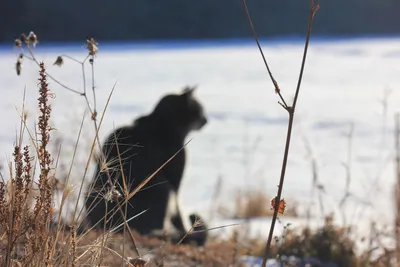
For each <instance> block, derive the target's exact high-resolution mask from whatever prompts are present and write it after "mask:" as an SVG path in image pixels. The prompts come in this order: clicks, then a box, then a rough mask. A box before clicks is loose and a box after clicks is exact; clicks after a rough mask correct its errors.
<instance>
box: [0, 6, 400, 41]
mask: <svg viewBox="0 0 400 267" xmlns="http://www.w3.org/2000/svg"><path fill="white" fill-rule="evenodd" d="M248 6H249V10H250V12H251V14H252V18H253V22H254V24H255V26H256V29H257V31H258V33H259V35H260V36H264V37H267V36H274V35H299V34H301V35H303V34H304V33H305V31H306V25H307V15H308V6H309V0H285V1H281V0H248ZM30 30H33V31H35V33H36V34H37V35H38V36H39V37H40V39H41V40H42V41H43V40H46V41H77V40H82V39H84V38H87V37H89V36H90V37H94V38H95V39H98V40H102V41H104V40H113V41H118V40H121V41H122V40H146V39H193V38H241V37H250V36H251V31H250V29H249V25H248V22H247V19H246V17H245V13H244V10H243V6H242V2H241V0H202V1H188V0H97V1H88V0H68V1H61V0H34V1H29V0H0V42H12V40H13V39H14V38H15V37H17V36H18V35H19V34H20V33H21V32H26V33H29V31H30ZM313 33H314V34H322V35H339V34H340V35H346V34H391V33H400V1H399V0H380V1H377V0H352V1H348V0H321V9H320V11H319V12H318V14H317V17H316V21H315V26H314V29H313Z"/></svg>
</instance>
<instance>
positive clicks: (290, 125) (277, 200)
mask: <svg viewBox="0 0 400 267" xmlns="http://www.w3.org/2000/svg"><path fill="white" fill-rule="evenodd" d="M242 3H243V6H244V9H245V11H246V15H247V18H248V21H249V24H250V27H251V30H252V32H253V36H254V39H255V41H256V43H257V46H258V49H259V50H260V53H261V56H262V58H263V60H264V63H265V66H266V68H267V71H268V74H269V76H270V78H271V80H272V82H273V84H274V86H275V93H277V94H278V95H279V97H280V98H281V101H282V102H283V103H279V104H280V105H282V107H283V108H285V110H286V111H287V112H288V113H289V122H288V128H287V134H286V144H285V152H284V156H283V161H282V170H281V176H280V180H279V186H278V193H277V196H276V198H275V207H274V215H273V217H272V222H271V227H270V231H269V235H268V240H267V244H266V247H265V255H264V258H263V263H262V266H263V267H265V266H266V264H267V257H268V255H269V250H270V247H271V242H272V236H273V233H274V228H275V223H276V220H277V217H278V207H279V203H280V199H281V195H282V190H283V184H284V180H285V172H286V166H287V160H288V156H289V147H290V140H291V135H292V128H293V120H294V113H295V109H296V104H297V99H298V96H299V92H300V86H301V81H302V78H303V73H304V67H305V62H306V58H307V51H308V44H309V42H310V36H311V28H312V23H313V20H314V16H315V14H316V12H317V11H318V9H319V1H318V3H317V4H316V5H314V1H313V0H310V14H309V19H308V28H307V35H306V41H305V46H304V52H303V59H302V62H301V67H300V74H299V79H298V82H297V87H296V93H295V97H294V100H293V104H292V106H288V105H287V104H286V102H285V101H284V99H283V97H282V95H281V94H280V89H279V86H278V83H277V82H276V80H275V79H274V78H273V76H272V73H271V71H270V69H269V66H268V64H267V60H266V59H265V56H264V53H263V52H262V48H261V45H260V42H259V41H258V37H257V32H256V31H255V29H254V26H253V22H252V20H251V17H250V14H249V11H248V8H247V5H246V0H242Z"/></svg>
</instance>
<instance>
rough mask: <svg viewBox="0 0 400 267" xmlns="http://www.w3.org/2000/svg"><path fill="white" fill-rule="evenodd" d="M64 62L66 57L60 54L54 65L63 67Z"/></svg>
mask: <svg viewBox="0 0 400 267" xmlns="http://www.w3.org/2000/svg"><path fill="white" fill-rule="evenodd" d="M62 64H64V59H63V58H62V56H58V57H57V59H56V61H55V62H54V63H53V65H57V66H59V67H61V65H62Z"/></svg>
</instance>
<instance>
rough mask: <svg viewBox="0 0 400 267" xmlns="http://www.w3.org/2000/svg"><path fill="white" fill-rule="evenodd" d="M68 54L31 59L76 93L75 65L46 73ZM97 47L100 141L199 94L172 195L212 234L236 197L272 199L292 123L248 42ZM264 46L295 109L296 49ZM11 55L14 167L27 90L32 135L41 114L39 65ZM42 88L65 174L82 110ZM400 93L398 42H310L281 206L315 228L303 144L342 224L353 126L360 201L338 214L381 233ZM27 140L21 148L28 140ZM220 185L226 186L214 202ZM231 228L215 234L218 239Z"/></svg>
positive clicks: (8, 93)
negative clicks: (174, 99) (258, 194)
mask: <svg viewBox="0 0 400 267" xmlns="http://www.w3.org/2000/svg"><path fill="white" fill-rule="evenodd" d="M74 46H75V47H76V48H78V49H75V48H74V49H71V48H70V47H52V48H51V49H48V50H46V49H39V50H38V51H37V52H35V55H36V57H37V58H38V60H44V62H45V64H46V66H47V70H48V72H49V73H50V74H51V75H53V76H54V78H56V79H57V80H59V81H61V82H62V83H65V84H66V85H68V86H69V87H71V88H74V89H76V90H79V91H82V90H83V87H82V73H81V68H80V65H79V64H77V63H75V62H73V61H71V60H68V59H65V63H64V65H63V66H62V67H58V66H54V65H53V62H54V61H55V59H56V57H57V56H58V55H61V54H68V55H69V56H72V57H74V58H77V59H80V60H81V59H83V58H85V56H86V51H85V49H84V48H80V44H76V45H74ZM39 48H40V44H39ZM99 48H100V50H99V53H98V55H97V57H96V60H95V87H96V89H95V90H96V98H97V100H96V103H97V110H98V112H99V116H98V118H100V115H101V112H102V111H103V109H104V107H105V104H106V101H107V98H108V96H109V94H110V91H111V89H112V87H113V85H114V83H116V82H117V84H116V86H115V91H114V93H113V95H112V97H111V100H110V104H109V106H108V109H107V112H106V114H105V117H104V121H103V123H102V126H101V130H100V138H101V139H102V140H103V138H104V137H105V135H107V134H109V133H110V131H112V129H113V128H114V127H119V126H122V125H126V124H129V123H131V122H132V120H133V119H134V118H135V117H137V116H138V115H142V114H145V113H148V112H150V111H151V110H152V108H153V107H154V105H155V103H156V102H157V101H158V100H159V99H160V97H162V96H163V95H164V94H166V93H170V92H179V91H180V89H181V88H182V87H184V86H185V85H198V89H197V91H196V96H197V97H198V98H199V99H200V101H201V102H202V103H203V105H204V107H205V110H206V112H207V114H208V117H209V123H208V125H207V126H206V127H205V128H204V129H203V130H202V131H200V132H196V133H192V134H191V136H190V138H192V141H191V142H190V143H189V145H188V147H187V149H188V161H187V169H186V171H185V177H184V181H183V183H182V189H181V192H180V202H181V204H182V206H183V211H184V212H185V214H186V215H188V214H189V213H191V212H197V213H199V214H200V215H202V216H203V217H204V219H205V221H207V222H208V224H209V227H217V226H221V225H223V224H229V223H232V222H237V221H236V220H226V219H222V218H221V217H220V216H212V217H211V214H212V213H211V210H212V207H214V208H215V207H217V206H218V205H220V204H222V205H224V206H226V207H228V208H230V207H233V206H234V203H235V194H236V193H235V192H236V191H235V190H237V189H238V188H242V189H243V188H249V187H250V188H257V189H262V190H264V191H265V192H266V193H267V194H268V195H269V196H271V197H272V196H274V195H275V194H276V190H277V185H278V181H279V177H280V172H281V166H282V157H283V151H284V146H285V138H286V131H287V123H288V115H287V112H286V111H285V110H284V109H283V108H282V107H281V106H280V105H279V104H278V101H279V98H278V95H276V94H275V93H274V87H273V85H272V83H271V81H270V80H269V77H268V74H267V72H266V69H265V66H264V65H263V61H262V59H261V56H260V53H259V51H258V49H257V47H256V45H255V44H254V43H253V42H249V43H243V44H230V43H229V42H226V44H223V45H218V46H217V45H216V46H212V45H210V46H204V47H202V46H194V47H191V46H180V47H175V48H171V47H166V48H162V46H161V47H157V48H151V47H148V48H132V49H130V48H125V49H121V50H119V49H118V45H117V46H115V47H114V48H112V49H107V48H104V49H102V44H101V43H100V47H99ZM263 49H264V53H265V55H266V58H267V60H268V63H269V64H270V67H271V70H272V73H273V75H274V77H275V79H276V80H277V82H278V84H279V86H280V88H281V92H282V95H283V96H284V98H285V100H286V102H288V103H291V102H292V99H293V96H294V92H295V88H296V84H297V79H298V75H299V68H300V63H301V58H302V53H303V42H302V41H295V42H265V43H263ZM18 53H19V51H18V50H15V49H11V48H8V47H7V48H5V47H3V48H2V49H1V50H0V73H1V77H0V90H1V94H2V95H3V97H1V98H0V108H1V112H0V116H1V119H2V121H3V123H2V127H1V128H0V150H1V151H2V153H1V155H0V156H1V157H2V159H3V162H6V160H7V159H10V158H11V154H12V147H13V143H14V141H15V137H16V134H17V132H18V129H20V122H19V112H20V111H21V108H22V98H23V92H24V88H26V101H25V106H26V109H27V110H28V114H29V118H28V119H29V127H30V129H31V130H32V131H33V125H34V122H35V121H34V120H35V119H36V117H35V116H36V114H37V97H38V87H37V83H38V67H37V65H36V64H35V63H33V62H31V61H29V60H28V59H25V60H24V63H23V69H22V74H21V76H17V75H16V73H15V67H14V66H15V62H16V58H17V55H18ZM86 83H87V91H88V98H89V101H90V102H91V104H93V97H92V93H91V69H90V66H89V64H87V65H86ZM49 84H50V88H51V91H52V92H54V93H55V95H56V98H54V99H51V105H52V108H53V113H52V117H51V125H52V126H53V127H54V128H56V131H54V132H53V133H52V134H53V135H52V140H53V142H54V140H55V139H56V138H57V137H60V138H62V140H63V143H62V152H61V157H60V163H63V164H64V165H65V168H64V169H63V170H64V171H68V169H69V165H70V164H71V161H72V151H73V148H74V145H75V142H76V139H77V136H78V130H79V126H80V123H81V120H82V117H83V113H84V110H85V106H86V102H85V99H84V98H83V97H82V96H79V95H77V94H74V93H72V92H70V91H67V90H65V89H63V88H62V87H61V86H59V85H58V84H56V83H55V82H54V81H53V80H51V79H49ZM399 87H400V38H371V39H368V38H365V39H341V40H334V41H329V40H327V41H324V40H322V41H321V40H320V41H315V42H314V41H313V40H311V44H310V47H309V53H308V57H307V62H306V68H305V71H304V77H303V82H302V86H301V90H300V95H299V99H298V105H297V110H296V116H295V122H294V127H293V133H292V139H291V147H290V156H289V160H288V165H287V170H286V178H285V184H284V189H283V197H284V198H285V200H286V201H287V205H288V206H291V205H296V206H299V207H300V208H299V211H300V213H301V214H302V215H304V213H305V210H306V209H307V207H311V209H312V210H313V213H314V218H315V221H314V222H316V223H321V222H322V220H321V212H320V210H321V209H320V207H319V205H318V201H317V200H318V199H317V194H316V193H314V197H311V196H312V193H311V191H312V169H311V161H310V158H309V157H307V151H306V147H305V141H304V140H305V138H306V139H307V140H308V142H309V144H310V146H311V149H312V153H313V156H314V157H315V159H316V163H317V167H318V179H319V180H320V183H321V184H322V185H323V186H324V189H325V193H324V194H323V195H322V201H323V212H324V214H328V213H329V212H335V213H336V214H337V216H336V219H337V220H338V222H342V213H341V212H340V209H339V207H338V203H339V201H340V199H341V198H342V197H343V194H344V188H345V184H346V170H345V168H344V167H343V163H346V162H348V156H349V153H348V146H349V145H348V143H349V139H348V138H347V137H346V134H347V133H348V132H349V129H350V123H354V136H353V139H352V143H351V147H352V149H351V158H350V159H351V182H350V192H351V194H352V195H353V196H355V197H356V198H354V197H353V198H349V199H348V201H347V202H346V204H345V206H344V208H343V209H342V210H344V212H345V218H346V223H353V224H355V225H356V226H357V229H364V230H365V231H367V230H368V227H369V224H370V222H371V221H372V220H375V221H377V222H378V223H379V224H381V225H384V224H388V225H390V224H392V221H393V214H394V212H393V210H394V209H393V207H394V206H393V188H394V182H395V167H394V165H393V156H394V151H395V150H394V134H393V130H394V114H395V113H396V112H398V111H399V109H400V106H399V103H400V92H399ZM387 92H390V94H389V95H388V97H387V101H386V103H387V108H386V111H385V110H384V109H383V105H382V100H383V99H384V98H385V94H386V93H387ZM84 125H85V126H84V129H83V133H82V136H81V140H80V143H79V146H78V151H77V155H76V159H75V163H74V166H73V168H72V175H71V177H72V178H71V179H72V183H73V184H74V186H75V190H74V193H75V194H76V193H77V192H78V191H79V186H80V182H81V180H82V175H83V173H84V168H85V164H86V161H87V157H88V154H89V149H90V146H91V142H92V140H93V136H94V134H93V133H94V132H93V122H92V121H91V120H90V117H89V116H87V117H86V119H85V122H84ZM25 141H26V142H25V143H28V136H27V134H26V135H25ZM5 164H7V163H5ZM60 166H61V165H60ZM60 166H59V168H61V167H60ZM92 167H93V166H92ZM5 170H7V167H6V166H5ZM60 170H61V169H59V172H58V173H61V172H60ZM5 172H6V173H7V171H5ZM5 176H7V174H6V175H5ZM87 177H88V178H87V179H86V180H87V181H89V179H91V177H92V169H89V173H88V174H87ZM218 177H220V179H222V184H221V190H220V192H218V193H217V196H218V198H217V199H215V198H214V197H213V195H214V194H215V193H214V192H215V187H216V183H217V180H218ZM58 201H59V200H58ZM73 201H74V199H73V198H71V202H73ZM361 202H367V203H369V204H370V205H369V206H366V205H363V204H361ZM265 205H270V204H269V203H265ZM311 205H312V206H311ZM70 206H71V207H70V210H68V209H67V210H64V214H63V216H64V218H65V219H67V220H68V219H70V218H71V210H72V206H73V205H72V204H71V205H70ZM214 214H215V213H214ZM281 219H282V221H283V222H284V223H290V222H292V223H293V224H294V225H296V224H298V225H299V224H300V223H304V220H302V219H293V218H289V217H285V216H284V215H283V216H281ZM262 221H263V220H255V221H253V223H252V225H253V226H254V227H253V228H252V231H251V232H252V234H253V235H260V236H267V235H268V230H269V222H270V220H269V219H266V220H264V223H261V224H260V222H262ZM233 228H234V227H230V228H226V229H222V230H214V232H215V233H221V234H223V233H225V232H226V231H227V229H233ZM279 229H281V228H280V227H278V229H277V233H278V232H279V231H280V230H279Z"/></svg>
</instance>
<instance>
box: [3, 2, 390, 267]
mask: <svg viewBox="0 0 400 267" xmlns="http://www.w3.org/2000/svg"><path fill="white" fill-rule="evenodd" d="M311 2H312V1H311ZM313 7H314V6H313ZM312 11H313V10H312ZM315 11H316V10H315ZM312 13H315V12H314V11H313V12H312ZM311 19H312V18H311ZM310 30H311V29H310ZM37 43H38V38H37V36H36V35H35V34H34V33H30V34H29V35H28V36H26V35H21V37H20V38H18V39H17V40H16V41H15V45H16V46H17V47H19V48H21V49H22V53H21V54H20V55H19V56H18V59H17V62H16V65H15V66H16V71H17V74H18V75H19V74H20V73H21V71H22V64H23V59H25V58H27V59H29V60H32V61H34V62H35V63H37V65H38V67H39V98H38V108H39V117H38V118H37V121H38V123H37V129H35V131H34V132H32V131H30V130H29V129H28V127H27V115H26V113H25V112H24V110H23V112H22V114H21V129H20V134H19V137H18V140H16V143H15V147H14V151H13V159H12V162H11V163H10V166H9V172H10V178H9V179H8V180H5V179H2V180H0V266H7V267H8V266H35V267H38V266H54V267H58V266H144V265H146V266H176V263H179V265H180V266H241V265H242V264H241V263H240V261H239V257H240V255H256V256H264V255H266V256H268V257H275V256H276V255H281V256H283V255H296V256H299V257H317V258H319V259H323V260H330V261H333V262H336V263H338V264H339V266H349V267H353V266H354V267H366V266H374V267H378V266H391V265H390V264H391V261H392V259H393V251H392V250H388V249H386V248H385V247H380V249H381V253H380V256H379V257H375V258H374V259H372V257H371V254H372V250H376V248H375V247H370V249H369V250H368V251H366V252H365V253H363V254H362V255H356V254H355V246H356V245H355V242H354V240H351V239H350V238H349V236H348V233H349V231H350V230H351V229H348V228H346V227H345V228H342V227H337V226H334V225H333V223H332V219H331V218H327V220H326V221H325V224H324V226H323V227H322V228H321V229H318V231H312V230H311V229H308V228H306V229H303V230H302V231H301V232H300V233H296V232H295V231H292V230H291V229H289V228H287V227H285V232H284V235H283V236H281V237H275V243H274V244H273V245H272V246H271V248H270V244H268V245H267V248H266V247H265V240H264V242H263V240H261V239H257V240H251V239H249V240H238V237H237V234H234V235H233V236H232V239H231V240H227V241H222V240H218V239H211V240H210V241H209V242H208V243H207V244H206V246H205V247H202V248H198V247H193V246H190V245H174V244H172V243H170V242H169V241H168V240H163V239H160V238H154V237H142V236H140V235H138V234H137V233H135V232H134V231H131V230H130V229H129V228H127V230H128V231H126V235H121V234H113V233H112V232H110V231H105V230H103V231H102V230H92V229H85V230H84V231H83V233H78V230H77V229H78V228H79V227H80V222H81V221H82V219H84V215H83V214H84V213H83V211H82V210H80V209H79V208H78V205H76V206H75V210H74V214H73V218H72V220H71V221H72V222H71V223H70V225H68V226H66V225H64V223H63V222H62V220H61V219H60V217H58V218H57V219H54V216H53V215H54V212H55V210H54V207H53V195H54V192H55V191H56V190H58V191H60V190H61V191H62V202H61V206H60V207H59V211H61V210H62V209H63V205H64V204H65V201H66V199H67V198H68V197H69V196H70V194H71V192H72V184H71V182H70V173H71V172H70V171H69V172H68V174H67V177H66V180H65V182H61V181H59V180H58V179H56V177H57V175H58V170H57V168H56V166H57V164H55V162H54V159H55V158H57V155H52V153H51V152H50V149H49V146H50V145H51V136H52V130H53V129H52V127H51V125H50V116H51V105H50V102H51V101H52V97H53V93H52V92H51V90H50V88H49V84H48V79H51V80H52V81H53V82H55V83H57V84H58V85H59V86H61V87H63V88H64V89H66V90H68V91H70V92H71V93H73V94H76V95H79V96H81V97H84V98H85V100H86V103H87V106H88V110H89V112H90V118H91V120H92V121H93V126H94V129H95V133H96V134H95V136H94V137H93V140H92V145H91V147H90V156H89V158H88V159H87V162H86V164H84V166H83V168H84V175H83V177H82V183H81V184H80V185H79V186H77V185H74V186H75V188H78V189H79V193H78V195H79V196H80V195H81V194H82V192H83V185H84V180H85V178H86V175H87V172H88V165H89V163H90V161H91V160H92V157H93V155H96V156H97V157H99V158H100V159H101V158H102V157H103V156H104V155H101V154H99V153H96V152H95V150H96V149H97V148H98V147H99V146H100V142H99V137H98V132H99V130H100V127H101V122H102V118H103V116H104V113H105V111H103V113H102V116H101V118H100V121H98V112H97V109H96V93H95V87H94V65H95V64H94V63H95V56H96V54H97V52H98V49H99V48H98V44H97V43H96V42H95V40H93V39H89V40H87V49H88V55H87V57H86V58H85V59H84V60H83V61H79V60H76V59H73V58H71V57H69V56H67V55H61V56H59V57H57V59H56V61H55V63H54V64H55V65H58V66H62V64H63V62H64V60H66V59H68V60H72V61H74V62H76V63H78V64H79V65H80V66H81V68H82V76H83V90H82V91H80V90H76V89H74V88H70V87H69V86H67V85H65V84H63V83H61V82H60V81H57V80H55V79H54V78H53V77H52V76H51V75H50V74H49V73H47V72H46V67H45V65H44V63H43V62H38V61H37V59H36V58H35V56H34V53H33V48H34V47H35V46H36V45H37ZM25 52H27V53H28V54H25ZM304 60H305V59H304ZM87 63H89V65H90V68H91V69H92V90H91V91H90V90H87V89H86V77H85V66H86V64H87ZM303 63H304V62H303ZM303 67H304V66H303ZM271 78H272V75H271ZM272 80H273V81H274V86H275V89H276V92H277V93H278V94H279V96H280V98H281V100H282V102H283V103H282V105H283V106H284V108H285V109H286V110H287V111H288V112H289V115H290V118H291V121H292V120H293V116H294V107H295V103H294V104H293V107H290V106H288V105H286V103H285V102H284V100H283V97H282V96H281V95H280V89H279V87H278V84H277V82H276V81H275V80H274V79H273V78H272ZM299 87H300V84H299ZM299 87H298V88H297V93H298V90H299ZM90 93H91V94H92V96H93V101H92V103H90V102H91V101H89V94H90ZM297 93H296V95H297ZM110 97H111V94H110ZM109 100H110V98H109V99H108V101H109ZM107 103H108V102H107ZM80 130H81V129H80ZM26 133H27V134H28V136H29V140H30V142H31V145H24V136H25V135H26ZM79 136H80V133H79ZM78 142H79V138H78V140H77V143H76V144H77V145H78ZM288 145H289V143H288V144H287V146H288ZM75 149H76V148H75ZM99 151H100V149H99ZM74 152H75V151H74ZM287 156H288V155H287V154H286V158H287ZM118 160H119V161H121V158H120V159H118ZM72 161H73V160H72ZM35 163H37V164H39V173H38V174H36V175H35V173H34V170H35V167H34V166H35ZM107 164H108V163H107V162H104V165H105V166H107ZM70 168H72V164H71V167H70ZM105 169H107V168H105ZM284 169H285V166H283V170H284ZM34 177H38V178H39V180H38V183H37V184H36V183H34V182H33V181H34ZM283 178H284V173H283V176H282V177H281V179H282V180H281V183H280V188H279V190H282V186H283ZM149 179H151V177H150V178H149ZM143 185H144V184H143ZM143 185H141V186H143ZM137 190H138V188H136V189H133V191H131V192H129V191H128V190H126V192H123V196H124V197H125V198H127V199H129V198H130V197H134V194H135V193H136V192H137ZM280 194H281V191H279V192H278V200H279V199H280ZM103 197H104V196H103ZM235 204H236V206H235V211H234V213H235V216H234V217H236V218H245V219H250V218H254V217H265V216H271V215H273V216H274V218H275V219H276V218H277V211H276V210H277V209H276V207H275V209H274V207H272V209H271V197H270V196H268V195H266V194H265V192H264V191H262V190H258V189H254V190H251V189H248V190H246V191H244V192H242V193H239V194H237V196H236V198H235ZM291 206H293V207H294V206H295V205H291ZM116 212H122V210H119V211H116ZM286 214H288V215H291V216H295V215H296V211H295V209H294V208H291V207H289V208H288V209H287V210H286ZM123 227H126V221H125V222H123ZM272 233H273V226H272V227H271V234H270V236H272ZM188 234H190V232H189V233H188ZM372 238H373V239H374V240H375V241H376V240H379V238H380V235H379V234H377V232H376V231H375V232H374V234H371V239H372ZM166 239H167V238H166ZM270 241H271V240H269V241H268V242H270ZM372 243H373V242H371V244H372ZM266 251H267V253H266ZM265 253H266V254H265ZM146 258H148V260H144V259H146ZM145 263H146V264H145Z"/></svg>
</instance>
